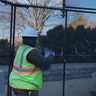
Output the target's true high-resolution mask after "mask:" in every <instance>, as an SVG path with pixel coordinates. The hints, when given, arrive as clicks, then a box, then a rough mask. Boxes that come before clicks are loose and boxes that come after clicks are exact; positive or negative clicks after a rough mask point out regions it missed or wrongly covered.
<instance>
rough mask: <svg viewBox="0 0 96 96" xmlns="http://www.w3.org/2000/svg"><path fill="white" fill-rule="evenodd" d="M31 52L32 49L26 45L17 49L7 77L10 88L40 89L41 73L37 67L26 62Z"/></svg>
mask: <svg viewBox="0 0 96 96" xmlns="http://www.w3.org/2000/svg"><path fill="white" fill-rule="evenodd" d="M31 50H33V48H32V47H30V46H27V45H21V46H20V47H19V48H18V50H17V53H16V56H15V59H14V65H13V69H12V72H11V74H10V77H9V84H10V86H11V87H13V88H17V89H27V90H39V89H40V88H42V71H41V70H40V68H39V67H37V66H35V65H34V64H30V63H29V62H28V61H27V60H26V57H27V55H28V53H29V52H30V51H31ZM37 59H38V58H37Z"/></svg>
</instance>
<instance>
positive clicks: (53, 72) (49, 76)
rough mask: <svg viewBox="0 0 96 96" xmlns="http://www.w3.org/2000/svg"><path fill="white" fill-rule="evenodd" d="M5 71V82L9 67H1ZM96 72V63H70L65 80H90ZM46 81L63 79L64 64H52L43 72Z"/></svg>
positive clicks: (67, 66) (67, 65)
mask: <svg viewBox="0 0 96 96" xmlns="http://www.w3.org/2000/svg"><path fill="white" fill-rule="evenodd" d="M0 70H3V71H4V74H5V80H6V82H7V80H8V66H0ZM95 70H96V63H68V64H66V70H65V73H66V74H65V78H66V79H79V78H90V77H91V74H92V73H93V72H95ZM43 79H44V81H57V80H62V79H63V64H51V67H50V69H49V70H47V71H44V72H43Z"/></svg>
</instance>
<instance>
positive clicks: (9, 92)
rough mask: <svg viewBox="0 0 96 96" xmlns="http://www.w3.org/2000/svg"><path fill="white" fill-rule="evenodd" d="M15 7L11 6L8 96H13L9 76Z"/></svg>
mask: <svg viewBox="0 0 96 96" xmlns="http://www.w3.org/2000/svg"><path fill="white" fill-rule="evenodd" d="M12 27H13V5H11V19H10V58H9V64H10V65H9V66H8V84H7V96H11V88H10V86H9V75H10V71H11V69H12V59H11V58H12V33H13V29H12Z"/></svg>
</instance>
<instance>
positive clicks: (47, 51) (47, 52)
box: [44, 48, 50, 58]
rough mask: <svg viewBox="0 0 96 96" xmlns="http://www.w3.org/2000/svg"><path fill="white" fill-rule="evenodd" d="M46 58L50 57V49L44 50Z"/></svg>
mask: <svg viewBox="0 0 96 96" xmlns="http://www.w3.org/2000/svg"><path fill="white" fill-rule="evenodd" d="M44 53H45V58H46V57H48V56H49V55H50V50H49V49H48V48H44Z"/></svg>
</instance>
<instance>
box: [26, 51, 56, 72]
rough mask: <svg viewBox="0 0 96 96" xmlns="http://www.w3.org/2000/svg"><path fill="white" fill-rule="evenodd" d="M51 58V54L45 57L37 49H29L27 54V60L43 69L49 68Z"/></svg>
mask: <svg viewBox="0 0 96 96" xmlns="http://www.w3.org/2000/svg"><path fill="white" fill-rule="evenodd" d="M53 59H54V56H53V55H49V56H48V57H47V58H45V57H44V56H43V55H42V54H41V53H40V52H39V50H37V49H33V50H31V51H30V52H29V54H28V55H27V60H28V62H30V63H32V64H34V65H35V66H38V67H40V68H41V70H43V71H45V70H47V69H49V67H50V64H52V62H53Z"/></svg>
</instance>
